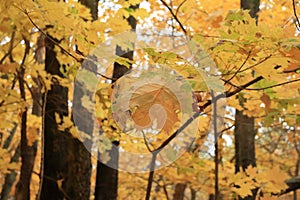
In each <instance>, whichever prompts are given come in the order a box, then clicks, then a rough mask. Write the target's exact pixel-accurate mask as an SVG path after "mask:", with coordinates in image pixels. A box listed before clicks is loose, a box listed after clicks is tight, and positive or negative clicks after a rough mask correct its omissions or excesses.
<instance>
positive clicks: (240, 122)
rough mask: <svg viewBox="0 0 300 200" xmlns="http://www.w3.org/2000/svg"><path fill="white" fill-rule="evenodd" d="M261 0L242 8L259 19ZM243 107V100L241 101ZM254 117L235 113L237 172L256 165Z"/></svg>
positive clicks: (245, 2)
mask: <svg viewBox="0 0 300 200" xmlns="http://www.w3.org/2000/svg"><path fill="white" fill-rule="evenodd" d="M259 5H260V0H241V8H242V9H248V10H250V15H251V17H253V18H255V19H256V20H257V19H258V16H257V12H258V11H259ZM240 104H241V106H242V107H243V102H242V101H241V102H240ZM254 125H255V124H254V118H253V117H248V116H246V115H244V114H243V111H238V110H236V114H235V130H234V137H235V159H236V162H235V172H238V171H239V170H240V168H242V170H245V169H246V168H247V167H248V166H249V165H252V166H256V158H255V134H256V131H255V128H254ZM256 192H257V190H253V191H252V193H253V195H252V196H247V197H245V198H240V197H239V199H244V200H255V196H256Z"/></svg>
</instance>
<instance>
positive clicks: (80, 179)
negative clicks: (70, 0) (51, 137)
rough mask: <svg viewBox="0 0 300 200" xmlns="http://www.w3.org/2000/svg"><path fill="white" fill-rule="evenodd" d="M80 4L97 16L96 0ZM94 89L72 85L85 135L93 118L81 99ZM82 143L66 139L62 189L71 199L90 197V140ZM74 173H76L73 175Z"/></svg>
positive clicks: (89, 132)
mask: <svg viewBox="0 0 300 200" xmlns="http://www.w3.org/2000/svg"><path fill="white" fill-rule="evenodd" d="M80 3H81V4H83V5H85V6H86V7H88V8H89V9H90V11H91V14H92V18H93V20H96V19H97V18H98V0H81V1H80ZM82 67H83V68H89V69H91V70H92V71H97V67H96V65H95V64H93V63H92V62H89V61H87V62H85V64H84V65H83V66H82ZM93 92H94V91H87V90H83V89H82V87H81V85H80V84H79V83H78V82H75V86H74V95H73V96H74V99H73V106H74V107H76V111H77V112H73V113H72V116H73V118H76V121H80V126H78V127H77V128H78V130H79V131H82V132H84V133H85V134H87V135H90V136H92V134H93V127H94V124H93V119H92V115H93V113H91V112H90V111H89V110H87V109H86V108H85V107H84V106H83V103H82V101H81V99H82V97H83V96H84V95H86V96H88V97H92V95H93ZM75 125H76V124H75ZM84 143H85V144H83V143H82V142H81V141H79V140H78V139H76V138H70V139H68V140H67V147H68V172H67V176H66V179H65V181H64V190H65V192H66V193H67V194H68V196H69V197H70V198H72V200H77V199H78V200H82V199H89V198H90V185H91V173H92V163H91V154H90V152H91V148H92V142H91V141H90V140H89V139H84ZM74 174H76V175H74Z"/></svg>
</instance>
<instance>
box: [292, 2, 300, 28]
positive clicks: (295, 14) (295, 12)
mask: <svg viewBox="0 0 300 200" xmlns="http://www.w3.org/2000/svg"><path fill="white" fill-rule="evenodd" d="M293 11H294V16H295V18H296V22H297V23H298V24H297V23H295V25H296V28H297V30H298V31H300V28H299V26H300V21H299V18H298V15H297V10H296V3H295V0H293Z"/></svg>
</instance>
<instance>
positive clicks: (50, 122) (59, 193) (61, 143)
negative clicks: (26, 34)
mask: <svg viewBox="0 0 300 200" xmlns="http://www.w3.org/2000/svg"><path fill="white" fill-rule="evenodd" d="M45 47H46V57H45V69H46V71H47V72H48V73H50V74H52V75H58V76H61V77H62V74H61V72H60V67H61V65H60V63H59V61H58V60H57V57H56V52H55V51H54V43H53V42H52V40H51V39H50V36H48V37H46V38H45ZM52 81H53V84H52V85H51V89H50V90H49V91H48V93H47V98H46V102H44V103H46V107H45V116H44V118H45V119H44V149H43V152H44V160H43V162H44V173H43V174H42V178H43V180H42V183H43V184H42V189H41V199H42V200H43V199H45V200H48V199H55V200H63V199H64V197H65V194H64V191H63V189H62V187H61V185H58V181H63V179H64V178H65V174H66V171H67V143H66V140H67V137H68V133H67V132H64V131H60V130H58V124H57V123H56V120H55V113H58V114H59V115H60V117H61V118H62V117H63V116H67V115H68V107H67V101H68V89H67V88H65V87H63V86H61V85H59V83H58V81H57V80H56V79H55V78H53V79H52Z"/></svg>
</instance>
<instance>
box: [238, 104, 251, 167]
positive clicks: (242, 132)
mask: <svg viewBox="0 0 300 200" xmlns="http://www.w3.org/2000/svg"><path fill="white" fill-rule="evenodd" d="M234 136H235V150H236V151H235V159H236V162H235V171H236V172H238V171H239V170H240V167H242V169H243V170H245V169H246V168H247V167H248V166H249V165H252V166H256V162H255V146H254V137H255V129H254V118H253V117H248V116H246V115H243V111H238V110H237V111H236V114H235V130H234Z"/></svg>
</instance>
